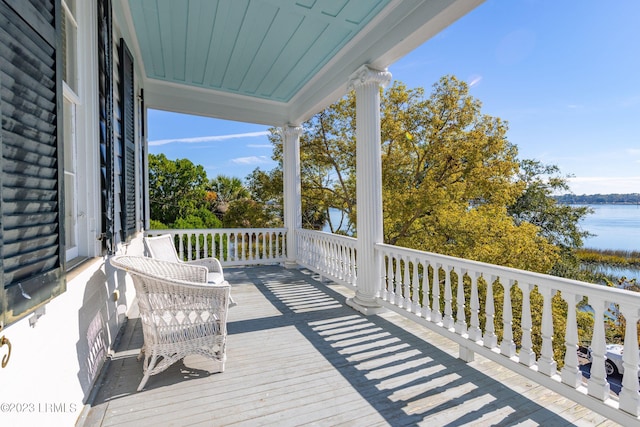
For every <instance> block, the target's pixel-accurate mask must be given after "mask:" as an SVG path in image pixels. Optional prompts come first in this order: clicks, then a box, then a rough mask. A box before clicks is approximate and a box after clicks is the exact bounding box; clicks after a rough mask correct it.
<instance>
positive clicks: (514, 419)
mask: <svg viewBox="0 0 640 427" xmlns="http://www.w3.org/2000/svg"><path fill="white" fill-rule="evenodd" d="M225 276H226V277H227V280H229V282H230V283H231V284H232V285H233V290H232V292H233V296H234V299H235V300H236V302H238V304H239V305H238V306H237V307H234V308H232V309H231V311H230V319H229V324H228V330H229V337H228V341H227V355H228V360H227V365H226V371H225V372H224V373H210V371H209V370H210V369H211V367H212V366H213V365H212V364H210V363H209V362H208V361H206V360H204V359H201V358H199V357H195V356H194V357H188V358H185V360H184V361H182V362H178V363H176V364H175V365H173V366H172V367H171V368H169V369H168V370H167V371H165V372H163V373H160V374H158V375H156V376H152V377H151V378H150V379H149V382H148V383H147V386H146V388H145V390H143V391H142V392H136V387H137V385H138V383H139V382H140V379H141V378H142V362H138V361H137V360H136V356H137V354H138V350H139V349H140V346H141V344H142V332H141V328H140V324H139V320H138V319H136V318H131V319H130V320H129V322H128V323H127V327H126V330H125V331H124V333H123V334H122V336H121V339H120V342H119V347H118V349H117V351H116V353H115V355H114V357H113V359H112V361H111V362H110V363H109V364H108V366H107V368H106V371H105V375H104V376H103V378H104V380H103V381H102V384H101V386H100V388H99V389H98V391H97V393H96V394H95V399H94V401H93V403H92V405H91V409H90V411H88V412H86V413H85V415H84V416H83V417H82V418H81V419H80V422H79V423H80V425H84V426H105V427H106V426H136V427H141V426H231V425H233V426H259V425H274V426H294V425H296V426H297V425H317V426H336V425H349V426H387V425H391V426H413V425H424V426H434V427H435V426H437V427H440V426H462V425H475V426H485V425H486V426H489V425H491V426H493V425H502V426H507V425H509V426H511V425H521V426H536V425H537V426H567V425H578V426H592V425H602V426H613V425H616V424H615V423H613V422H611V421H608V420H606V419H605V418H603V417H602V416H600V415H598V414H596V413H594V412H592V411H590V410H588V409H587V408H585V407H582V406H580V405H576V404H574V403H573V402H571V401H568V400H567V399H565V398H562V397H561V396H559V395H557V394H554V393H552V392H550V391H548V390H547V389H545V388H542V387H540V386H538V385H537V384H535V383H532V382H530V381H529V380H527V379H525V378H523V377H520V376H518V375H516V374H514V373H512V372H511V371H509V370H506V369H504V368H501V367H499V366H498V365H497V364H495V363H493V362H490V361H488V360H486V359H483V358H481V357H479V356H476V360H475V361H474V362H472V363H469V364H466V363H463V362H462V361H461V360H459V359H457V358H456V356H457V346H456V345H455V344H454V343H453V342H451V341H449V340H447V339H445V338H442V337H440V336H439V335H437V334H435V333H432V332H429V331H428V330H426V329H425V328H423V327H420V326H418V325H415V324H414V323H412V322H410V321H408V320H405V319H404V318H402V317H401V316H399V315H397V314H395V313H391V312H387V313H383V314H381V315H379V316H370V317H364V316H361V315H360V314H359V313H357V312H356V311H354V310H352V309H351V308H349V307H347V306H345V305H344V304H343V303H344V299H345V295H349V294H350V291H349V290H348V289H345V288H343V287H340V286H337V285H327V284H326V283H325V284H322V283H320V282H319V281H317V280H316V278H314V277H313V276H312V274H311V273H310V272H308V271H306V270H285V269H283V268H280V267H275V266H273V267H252V268H244V269H227V270H225Z"/></svg>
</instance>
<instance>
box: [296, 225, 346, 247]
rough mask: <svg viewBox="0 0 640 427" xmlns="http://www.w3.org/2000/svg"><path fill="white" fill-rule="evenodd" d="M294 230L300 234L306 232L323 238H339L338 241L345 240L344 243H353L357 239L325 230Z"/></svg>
mask: <svg viewBox="0 0 640 427" xmlns="http://www.w3.org/2000/svg"><path fill="white" fill-rule="evenodd" d="M296 232H297V233H299V234H301V235H305V234H307V235H319V236H322V237H323V238H327V239H332V240H340V241H343V242H346V243H348V244H351V245H355V244H356V242H357V241H358V239H356V238H355V237H349V236H344V235H342V234H334V233H328V232H326V231H319V230H309V229H305V228H301V229H298V230H296Z"/></svg>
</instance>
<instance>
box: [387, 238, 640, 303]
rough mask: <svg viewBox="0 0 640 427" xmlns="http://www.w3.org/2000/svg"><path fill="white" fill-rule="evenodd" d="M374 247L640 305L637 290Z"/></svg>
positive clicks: (447, 257) (420, 252)
mask: <svg viewBox="0 0 640 427" xmlns="http://www.w3.org/2000/svg"><path fill="white" fill-rule="evenodd" d="M376 248H377V249H378V250H380V251H382V252H383V253H387V254H389V253H392V254H398V255H403V256H407V257H415V258H426V259H428V260H430V261H432V262H435V263H439V264H443V265H445V266H451V267H457V268H460V269H464V270H472V271H477V272H480V273H484V274H489V275H494V276H498V277H503V278H508V279H512V280H517V281H518V282H521V283H527V284H532V285H542V286H545V287H547V288H551V289H555V290H558V291H568V292H572V293H574V294H576V295H580V296H584V295H589V296H592V297H593V296H595V297H597V298H601V299H603V300H605V301H609V302H621V301H623V298H624V301H625V302H628V303H632V304H634V305H639V306H640V293H639V292H633V291H628V290H624V289H618V288H612V287H607V286H602V285H596V284H593V283H587V282H581V281H579V280H573V279H566V278H562V277H557V276H551V275H548V274H542V273H535V272H532V271H526V270H519V269H516V268H511V267H503V266H499V265H494V264H487V263H484V262H480V261H473V260H468V259H463V258H456V257H452V256H448V255H442V254H436V253H433V252H425V251H419V250H416V249H408V248H402V247H399V246H393V245H388V244H385V243H378V244H377V245H376Z"/></svg>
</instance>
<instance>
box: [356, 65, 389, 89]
mask: <svg viewBox="0 0 640 427" xmlns="http://www.w3.org/2000/svg"><path fill="white" fill-rule="evenodd" d="M390 81H391V73H390V72H389V71H387V70H386V69H384V70H376V69H374V68H371V67H369V66H368V65H363V66H362V67H360V68H358V70H356V72H355V73H353V74H351V76H350V77H349V85H348V87H349V89H356V88H357V87H359V86H362V85H365V84H367V83H377V84H378V85H379V86H380V87H386V86H387V85H388V84H389V82H390Z"/></svg>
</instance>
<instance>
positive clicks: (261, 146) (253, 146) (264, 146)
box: [247, 144, 273, 148]
mask: <svg viewBox="0 0 640 427" xmlns="http://www.w3.org/2000/svg"><path fill="white" fill-rule="evenodd" d="M247 147H248V148H273V145H271V144H247Z"/></svg>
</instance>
